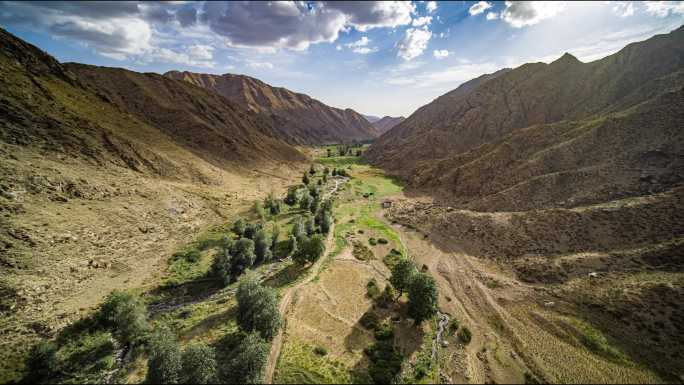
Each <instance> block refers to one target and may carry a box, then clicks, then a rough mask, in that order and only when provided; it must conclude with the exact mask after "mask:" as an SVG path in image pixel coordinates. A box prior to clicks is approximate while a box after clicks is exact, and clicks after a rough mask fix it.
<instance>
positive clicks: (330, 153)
mask: <svg viewBox="0 0 684 385" xmlns="http://www.w3.org/2000/svg"><path fill="white" fill-rule="evenodd" d="M326 150H327V152H328V158H330V157H331V156H332V151H330V149H329V148H326Z"/></svg>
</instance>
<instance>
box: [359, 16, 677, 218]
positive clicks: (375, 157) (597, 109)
mask: <svg viewBox="0 0 684 385" xmlns="http://www.w3.org/2000/svg"><path fill="white" fill-rule="evenodd" d="M682 86H684V28H679V29H677V30H675V31H673V32H672V33H670V34H665V35H657V36H654V37H652V38H651V39H648V40H646V41H643V42H639V43H633V44H630V45H628V46H626V47H625V48H623V49H622V50H620V51H619V52H617V53H615V54H613V55H610V56H607V57H605V58H604V59H601V60H597V61H594V62H590V63H582V62H580V61H579V60H577V59H576V58H575V57H574V56H572V55H570V54H565V55H563V56H562V57H561V58H559V59H558V60H556V61H554V62H552V63H550V64H544V63H530V64H525V65H522V66H520V67H518V68H515V69H512V70H511V69H504V70H501V71H498V72H496V73H493V74H490V75H484V76H481V77H479V78H477V79H474V80H472V81H470V82H466V83H464V84H463V85H461V86H460V87H458V88H457V89H455V90H454V91H451V92H449V93H447V94H445V95H443V96H441V97H439V98H437V99H436V100H435V101H433V102H432V103H429V104H427V105H425V106H423V107H421V108H420V109H418V110H417V111H416V112H415V113H414V114H412V115H411V116H410V117H408V118H407V119H406V120H405V121H403V122H402V123H401V124H399V125H397V126H396V127H394V128H393V129H392V130H391V131H390V132H389V133H387V134H385V135H383V136H381V137H380V138H379V139H378V140H377V141H376V142H375V143H374V144H373V146H372V147H371V148H370V149H369V150H368V151H367V152H366V153H365V157H366V159H367V160H369V161H371V162H372V163H374V164H376V165H378V166H381V167H383V168H385V169H386V170H388V171H389V172H391V173H392V174H395V175H397V176H400V177H402V178H404V179H405V180H407V182H408V183H410V184H411V185H412V186H414V187H415V188H417V189H421V190H424V191H430V192H431V193H432V194H433V195H439V196H440V197H441V198H443V199H444V200H446V201H450V202H451V203H459V204H462V205H464V206H465V207H469V208H473V209H477V210H488V211H494V210H527V209H534V208H544V207H553V206H563V207H572V206H576V205H580V204H591V203H597V202H605V201H609V200H612V199H617V198H624V197H630V196H640V195H644V194H648V193H652V192H655V191H664V190H667V189H668V188H671V187H673V186H675V185H677V184H679V183H681V182H682V180H684V174H683V173H682V170H684V158H683V157H682V151H683V149H684V142H683V141H684V133H683V132H682V130H680V129H676V128H675V127H683V126H684V120H683V115H682V111H684V105H683V104H682V95H683V92H684V91H683V90H682Z"/></svg>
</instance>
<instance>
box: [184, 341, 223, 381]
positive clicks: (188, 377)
mask: <svg viewBox="0 0 684 385" xmlns="http://www.w3.org/2000/svg"><path fill="white" fill-rule="evenodd" d="M181 361H182V368H183V370H182V376H181V379H182V382H183V383H185V384H211V383H214V382H216V354H215V353H214V349H212V348H211V347H209V346H207V345H205V344H203V343H196V344H192V345H190V346H188V347H187V348H185V351H183V356H182V359H181Z"/></svg>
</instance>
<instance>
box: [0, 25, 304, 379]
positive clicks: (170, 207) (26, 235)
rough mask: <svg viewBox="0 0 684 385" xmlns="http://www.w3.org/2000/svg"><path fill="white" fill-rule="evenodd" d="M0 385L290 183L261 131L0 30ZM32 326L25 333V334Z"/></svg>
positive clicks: (287, 164) (221, 109)
mask: <svg viewBox="0 0 684 385" xmlns="http://www.w3.org/2000/svg"><path fill="white" fill-rule="evenodd" d="M0 90H1V91H0V320H2V322H0V334H2V340H3V349H0V382H1V383H6V382H12V381H13V380H16V379H17V378H18V377H19V376H20V375H21V373H22V370H23V363H22V362H23V359H22V358H21V357H24V356H25V355H26V353H27V351H28V349H30V347H31V346H33V345H34V344H35V343H36V342H38V340H40V339H44V338H48V337H51V336H54V334H55V333H56V331H58V330H60V329H61V328H63V327H65V326H66V325H67V324H68V323H70V322H73V321H76V320H77V319H78V318H80V317H84V316H86V315H87V314H89V313H88V312H89V310H90V309H91V308H93V307H94V306H97V305H98V304H99V303H100V302H101V301H102V298H103V297H104V296H106V295H107V294H108V293H109V292H111V291H112V290H117V289H118V290H125V289H128V288H131V287H140V286H142V285H143V284H144V282H149V280H153V281H154V280H157V279H159V275H160V274H165V273H164V272H165V271H166V268H167V266H168V261H167V259H168V257H169V256H170V255H171V254H173V252H175V251H177V250H178V247H179V245H184V244H187V243H188V242H190V241H192V240H193V239H194V237H195V236H196V235H197V234H200V233H203V232H205V231H206V230H207V229H209V228H210V227H212V226H214V225H216V224H219V223H224V222H225V221H226V220H227V219H226V218H232V217H234V216H235V215H236V212H238V211H246V210H247V209H248V208H249V207H250V205H251V204H252V202H253V201H254V200H255V199H260V198H263V197H265V196H266V194H268V193H269V192H270V191H273V192H274V193H277V194H281V193H282V192H283V191H284V188H285V186H286V185H289V184H291V183H292V182H293V181H298V180H299V178H300V177H301V173H300V172H299V170H300V169H302V168H303V167H304V162H305V161H306V160H307V159H306V157H305V156H304V155H302V154H301V153H300V152H299V151H298V150H296V149H295V148H293V147H292V146H291V145H289V144H287V143H285V142H284V141H282V140H281V139H279V138H278V135H279V134H278V133H276V132H275V131H274V130H273V128H272V126H271V124H270V122H269V121H268V120H267V119H264V118H263V117H262V116H261V115H260V114H257V113H254V112H251V111H249V110H247V109H245V108H243V107H241V106H239V105H238V104H236V103H233V102H230V101H229V100H226V99H225V98H223V97H222V96H219V95H217V94H215V93H213V92H210V91H207V90H206V89H204V88H201V87H197V86H194V85H192V84H189V83H186V82H181V81H177V80H173V79H170V78H168V77H163V76H161V75H155V74H141V73H136V72H131V71H126V70H122V69H115V68H102V67H94V66H86V65H80V64H62V63H59V62H58V61H57V60H55V59H54V58H53V57H51V56H50V55H48V54H47V53H45V52H43V51H41V50H40V49H38V48H36V47H35V46H33V45H31V44H28V43H26V42H24V41H22V40H20V39H18V38H16V37H15V36H13V35H11V34H10V33H8V32H6V31H5V30H3V29H0ZM29 325H31V326H29Z"/></svg>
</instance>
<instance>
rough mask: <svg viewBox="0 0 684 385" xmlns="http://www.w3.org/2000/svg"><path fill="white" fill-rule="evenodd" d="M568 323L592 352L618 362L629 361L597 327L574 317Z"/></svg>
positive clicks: (580, 340)
mask: <svg viewBox="0 0 684 385" xmlns="http://www.w3.org/2000/svg"><path fill="white" fill-rule="evenodd" d="M570 323H571V324H572V325H573V326H574V327H575V329H576V330H577V332H578V333H579V335H578V340H579V342H580V343H581V344H582V345H583V346H584V347H586V348H587V349H588V350H589V351H591V352H592V353H594V354H596V355H598V356H601V357H604V358H607V359H609V360H611V361H614V362H618V363H629V362H631V361H630V359H629V358H628V357H627V356H626V355H625V354H624V353H623V352H622V351H620V350H619V349H618V348H616V347H614V346H612V345H611V344H610V342H609V341H608V339H607V338H606V337H605V336H604V335H603V333H601V331H599V330H598V329H596V328H594V327H593V326H591V325H590V324H588V323H586V322H584V321H581V320H579V319H575V318H571V319H570Z"/></svg>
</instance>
